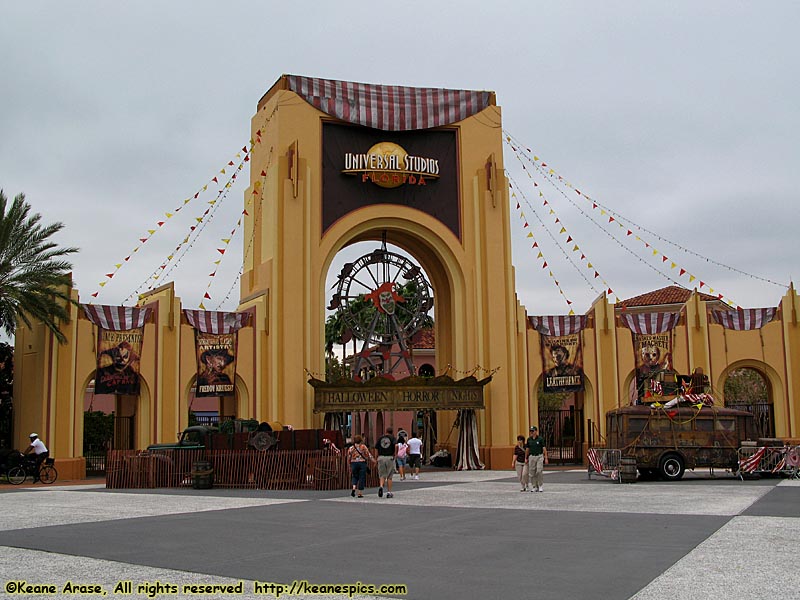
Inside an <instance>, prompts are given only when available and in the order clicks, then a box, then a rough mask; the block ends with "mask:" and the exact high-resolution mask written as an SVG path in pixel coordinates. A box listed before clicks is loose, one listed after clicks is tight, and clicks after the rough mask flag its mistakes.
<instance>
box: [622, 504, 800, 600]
mask: <svg viewBox="0 0 800 600" xmlns="http://www.w3.org/2000/svg"><path fill="white" fill-rule="evenodd" d="M797 540H800V519H796V518H785V517H734V518H733V519H731V521H729V522H728V523H727V524H725V525H724V526H723V527H721V528H720V529H719V531H717V532H716V533H714V535H712V536H711V537H709V538H708V539H707V540H706V541H704V542H703V543H702V544H700V545H699V546H697V547H696V548H695V549H694V550H692V551H691V552H690V553H689V554H687V555H686V556H685V557H683V558H682V559H681V560H679V561H678V562H677V563H675V564H674V565H673V566H672V567H670V568H669V569H667V570H666V571H665V572H664V573H662V574H661V575H660V576H659V577H657V578H656V579H654V580H653V581H652V582H651V583H650V584H649V585H647V586H646V587H645V588H644V589H642V590H641V591H640V592H639V593H638V594H636V595H635V596H634V597H633V599H632V600H662V599H663V598H669V599H670V600H708V599H709V598H722V597H725V598H746V599H747V600H774V599H775V598H800V570H798V569H797ZM723 590H724V592H723Z"/></svg>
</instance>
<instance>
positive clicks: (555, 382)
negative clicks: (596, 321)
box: [539, 333, 583, 392]
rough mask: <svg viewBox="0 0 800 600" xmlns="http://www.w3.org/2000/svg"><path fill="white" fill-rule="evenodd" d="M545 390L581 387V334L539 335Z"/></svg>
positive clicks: (576, 389)
mask: <svg viewBox="0 0 800 600" xmlns="http://www.w3.org/2000/svg"><path fill="white" fill-rule="evenodd" d="M539 339H541V341H542V343H541V346H542V365H543V366H544V391H545V392H578V391H580V390H582V389H583V354H582V352H581V336H580V334H579V333H576V334H572V335H540V337H539Z"/></svg>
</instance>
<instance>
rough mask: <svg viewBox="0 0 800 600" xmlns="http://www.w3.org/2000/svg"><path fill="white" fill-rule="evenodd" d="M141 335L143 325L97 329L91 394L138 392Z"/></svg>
mask: <svg viewBox="0 0 800 600" xmlns="http://www.w3.org/2000/svg"><path fill="white" fill-rule="evenodd" d="M143 337H144V327H139V328H137V329H127V330H122V331H109V330H108V329H100V330H99V335H98V339H97V373H96V374H95V378H94V393H95V394H122V395H133V396H137V395H138V394H139V357H140V356H141V355H142V339H143Z"/></svg>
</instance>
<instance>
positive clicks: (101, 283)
mask: <svg viewBox="0 0 800 600" xmlns="http://www.w3.org/2000/svg"><path fill="white" fill-rule="evenodd" d="M107 283H108V282H107V281H101V282H100V283H99V284H98V285H99V286H100V287H106V284H107Z"/></svg>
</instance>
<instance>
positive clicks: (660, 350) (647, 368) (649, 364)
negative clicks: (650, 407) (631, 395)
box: [633, 331, 672, 397]
mask: <svg viewBox="0 0 800 600" xmlns="http://www.w3.org/2000/svg"><path fill="white" fill-rule="evenodd" d="M633 350H634V355H635V358H636V387H637V389H638V390H639V396H640V397H641V396H644V395H645V394H646V392H647V391H648V390H649V385H650V383H649V381H650V380H658V379H659V375H660V374H662V373H669V372H671V371H672V332H670V331H666V332H664V333H652V334H640V333H634V334H633Z"/></svg>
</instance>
